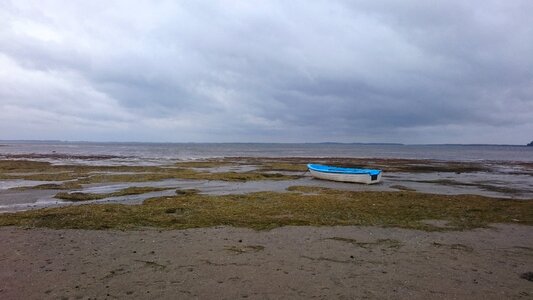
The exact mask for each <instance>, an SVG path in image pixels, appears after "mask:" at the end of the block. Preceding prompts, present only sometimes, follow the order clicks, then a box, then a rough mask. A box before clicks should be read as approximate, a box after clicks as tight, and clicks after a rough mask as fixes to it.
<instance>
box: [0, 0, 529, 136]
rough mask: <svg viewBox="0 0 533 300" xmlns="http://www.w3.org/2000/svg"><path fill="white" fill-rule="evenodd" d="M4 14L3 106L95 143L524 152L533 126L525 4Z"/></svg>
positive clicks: (57, 5)
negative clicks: (474, 145) (469, 146)
mask: <svg viewBox="0 0 533 300" xmlns="http://www.w3.org/2000/svg"><path fill="white" fill-rule="evenodd" d="M0 9H1V10H2V12H0V17H1V18H0V19H2V21H0V25H2V28H3V29H0V38H1V39H0V57H4V59H3V60H0V64H1V63H2V62H3V63H5V64H6V65H8V66H10V68H12V69H14V70H15V69H16V70H15V71H16V72H15V73H16V74H18V75H17V76H19V78H18V79H17V80H14V79H12V78H8V77H0V80H2V81H1V82H3V83H4V84H2V86H0V95H1V96H2V98H0V107H1V106H2V105H4V106H6V107H7V105H10V107H11V106H14V105H15V106H16V105H19V106H20V107H22V108H27V109H30V108H35V109H36V108H38V109H39V111H41V113H42V114H43V118H46V116H47V114H46V113H48V112H56V113H60V114H62V115H64V116H65V118H64V119H62V120H63V122H69V123H70V125H72V126H71V127H73V128H80V130H79V132H80V133H83V134H85V135H86V136H87V139H89V138H90V139H95V138H96V139H98V137H101V139H102V140H109V139H112V138H116V137H117V134H116V132H117V131H120V132H122V133H123V134H121V135H120V137H121V138H123V139H126V140H128V139H129V140H137V139H138V138H139V137H141V139H146V140H150V139H151V136H152V137H153V136H156V137H157V138H159V139H161V140H166V141H242V140H244V141H324V140H330V141H362V140H363V139H364V140H368V141H373V142H375V141H382V142H386V141H391V140H393V141H395V142H398V141H401V142H407V143H410V142H420V143H426V142H469V141H470V140H471V139H472V138H474V137H477V136H479V131H480V130H483V128H486V130H492V129H493V128H494V127H498V128H499V129H498V130H497V131H494V132H495V136H492V137H490V139H489V138H487V137H485V138H487V139H488V140H486V142H500V143H523V141H522V140H521V139H524V140H525V141H527V140H528V139H531V137H530V136H527V135H528V134H530V132H533V120H532V119H531V117H530V116H531V115H533V100H532V98H533V88H532V85H533V74H532V72H533V71H531V70H533V58H532V56H531V55H529V53H533V32H532V31H533V21H531V20H530V18H529V17H528V15H527V14H528V13H527V12H528V11H531V10H532V9H533V4H531V2H529V1H512V2H502V1H468V2H464V1H438V2H431V3H429V2H427V1H401V2H398V1H317V2H305V1H291V2H284V1H269V2H263V1H245V2H224V1H221V2H211V1H194V2H174V1H162V2H155V3H154V2H150V1H147V2H143V1H141V2H136V3H135V4H132V3H129V2H118V1H116V2H115V1H111V2H109V1H94V2H90V3H83V4H81V3H73V2H68V1H67V2H64V1H50V2H32V1H28V2H21V1H16V2H15V1H13V2H7V3H4V4H2V5H1V6H0ZM13 65H15V66H16V67H14V66H13ZM0 67H1V66H0ZM32 74H40V76H36V77H35V78H36V79H35V80H44V79H43V78H44V77H43V76H42V75H43V74H49V76H53V77H57V78H58V80H59V81H61V82H62V83H61V84H60V85H59V86H56V87H54V88H52V87H50V86H49V83H46V82H45V81H43V85H46V86H44V87H40V86H39V84H37V83H35V82H28V81H25V80H24V78H27V77H28V76H32ZM7 83H9V86H8V84H7ZM8 89H9V90H8ZM40 91H44V93H40ZM28 93H29V94H30V96H28ZM32 93H34V94H35V97H31V95H32ZM77 93H79V94H80V95H81V96H80V97H79V98H76V96H75V95H76V94H77ZM30 98H34V100H29V99H30ZM22 99H24V101H22ZM58 99H64V103H65V104H64V105H62V108H57V107H55V106H57V105H58ZM32 101H33V102H32ZM92 101H94V103H95V104H94V105H92V106H91V105H88V104H87V103H90V102H92ZM17 103H18V104H17ZM21 103H24V105H22V104H21ZM51 104H53V105H54V107H51V108H48V109H47V108H46V107H50V106H51ZM59 105H60V104H59ZM77 105H79V106H80V107H84V113H80V112H79V110H76V109H75V108H76V106H77ZM103 110H110V111H111V113H110V112H106V111H103ZM69 115H70V116H73V117H76V118H71V119H69V118H67V117H68V116H69ZM0 117H1V116H0ZM31 118H39V115H38V113H37V112H35V113H32V115H31ZM114 120H116V121H118V123H117V122H113V121H114ZM2 124H3V123H0V126H7V125H5V124H3V125H2ZM10 126H14V125H13V124H11V125H10ZM91 126H97V127H98V128H103V129H102V130H99V131H98V132H96V131H91V129H90V127H91ZM0 128H1V127H0ZM436 128H441V131H440V132H439V130H438V129H436ZM457 128H461V129H460V130H459V129H457ZM517 128H520V130H518V131H517ZM106 129H107V130H106ZM21 130H22V128H21ZM24 130H26V129H24ZM2 132H3V131H2ZM75 132H76V131H75V130H73V131H72V130H71V131H69V133H68V135H73V134H75ZM140 133H142V134H140ZM429 133H431V134H429ZM41 134H42V133H41ZM496 134H497V136H496ZM15 135H16V134H12V135H10V136H7V135H5V136H2V135H1V134H0V138H13V136H15ZM56 135H61V132H57V133H56ZM65 135H67V134H66V133H65ZM35 138H46V137H40V136H39V137H37V136H36V137H35ZM82 139H83V138H82ZM476 142H479V141H476Z"/></svg>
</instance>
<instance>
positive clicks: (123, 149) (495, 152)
mask: <svg viewBox="0 0 533 300" xmlns="http://www.w3.org/2000/svg"><path fill="white" fill-rule="evenodd" d="M0 145H1V146H0V159H1V158H5V157H6V156H8V155H20V154H44V155H52V156H53V155H58V156H59V155H61V154H63V155H74V156H85V155H93V156H94V155H97V156H98V155H102V156H118V158H112V159H110V160H111V161H113V160H116V161H131V162H136V161H137V162H146V163H150V162H152V163H156V162H159V163H162V162H165V161H175V160H191V159H202V158H217V157H240V156H243V157H244V156H246V157H248V156H249V157H310V158H311V157H351V158H354V157H360V158H412V159H435V160H445V161H448V160H449V161H522V162H533V147H526V146H492V145H396V144H394V145H392V144H385V145H383V144H329V143H327V144H255V143H221V144H219V143H214V144H210V143H182V144H180V143H86V142H0Z"/></svg>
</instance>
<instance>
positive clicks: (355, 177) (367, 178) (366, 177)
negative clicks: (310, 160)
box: [309, 169, 381, 184]
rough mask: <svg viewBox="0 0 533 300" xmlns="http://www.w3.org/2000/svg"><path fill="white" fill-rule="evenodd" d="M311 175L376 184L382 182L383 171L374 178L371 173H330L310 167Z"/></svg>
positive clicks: (334, 179)
mask: <svg viewBox="0 0 533 300" xmlns="http://www.w3.org/2000/svg"><path fill="white" fill-rule="evenodd" d="M309 172H311V175H312V176H313V177H315V178H318V179H325V180H332V181H340V182H355V183H364V184H375V183H378V182H381V172H380V173H379V174H378V175H376V178H375V179H374V180H372V176H371V175H370V174H341V173H328V172H320V171H317V170H312V169H309Z"/></svg>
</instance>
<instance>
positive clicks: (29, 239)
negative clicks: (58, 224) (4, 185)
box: [0, 225, 533, 299]
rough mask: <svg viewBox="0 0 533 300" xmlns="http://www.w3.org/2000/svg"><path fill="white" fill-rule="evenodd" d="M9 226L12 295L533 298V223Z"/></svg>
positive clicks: (6, 291)
mask: <svg viewBox="0 0 533 300" xmlns="http://www.w3.org/2000/svg"><path fill="white" fill-rule="evenodd" d="M531 229H532V228H531V227H529V226H519V225H495V226H494V227H493V228H489V229H478V230H472V231H465V232H423V231H416V230H405V229H397V228H379V227H353V226H349V227H320V228H315V227H284V228H278V229H274V230H271V231H261V232H257V231H253V230H249V229H242V228H228V227H217V228H203V229H188V230H179V231H158V230H154V229H147V230H140V231H127V232H120V231H88V230H50V229H28V230H25V229H21V228H13V227H7V228H0V241H1V244H0V299H87V298H98V299H106V298H107V299H122V298H135V299H148V298H151V299H154V298H157V299H183V298H200V299H238V298H251V299H299V298H301V299H308V298H320V299H354V298H357V299H362V298H371V299H375V298H378V299H384V298H385V299H386V298H390V299H531V298H533V282H531V281H528V280H526V279H523V278H521V277H520V275H521V274H523V273H526V272H530V271H533V234H532V231H531Z"/></svg>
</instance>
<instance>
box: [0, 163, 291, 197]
mask: <svg viewBox="0 0 533 300" xmlns="http://www.w3.org/2000/svg"><path fill="white" fill-rule="evenodd" d="M190 163H193V162H190ZM195 163H196V164H199V163H211V164H222V163H223V164H228V163H227V162H195ZM197 167H198V165H197ZM206 167H207V165H206ZM297 178H299V176H294V175H285V174H280V173H265V172H259V171H250V172H216V173H211V172H200V171H198V170H194V169H189V168H182V167H175V166H173V167H168V166H166V167H165V166H163V167H156V166H146V167H144V166H80V165H52V164H50V163H47V162H36V161H25V160H0V179H24V180H36V181H65V182H63V183H56V184H44V185H38V186H36V187H29V188H25V189H31V188H35V189H60V190H69V189H76V188H79V187H81V185H82V184H93V183H114V182H148V181H161V180H166V179H191V180H221V181H243V182H244V181H255V180H291V179H297Z"/></svg>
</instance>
